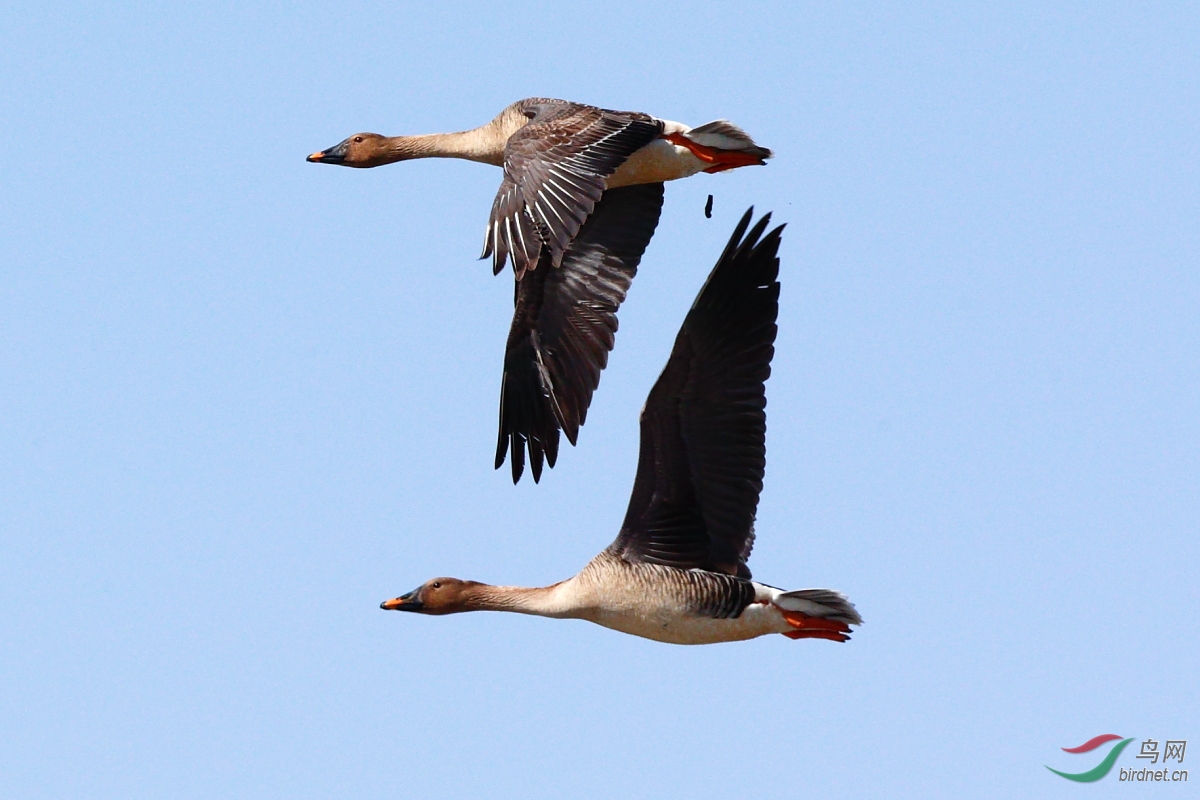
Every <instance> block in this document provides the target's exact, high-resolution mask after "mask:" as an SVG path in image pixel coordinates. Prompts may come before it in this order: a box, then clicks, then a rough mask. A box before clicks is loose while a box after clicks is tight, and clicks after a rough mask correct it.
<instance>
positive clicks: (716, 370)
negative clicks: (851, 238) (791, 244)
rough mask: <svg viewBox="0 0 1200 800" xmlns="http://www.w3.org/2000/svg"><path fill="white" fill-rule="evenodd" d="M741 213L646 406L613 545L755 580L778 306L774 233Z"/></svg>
mask: <svg viewBox="0 0 1200 800" xmlns="http://www.w3.org/2000/svg"><path fill="white" fill-rule="evenodd" d="M752 212H753V209H751V210H750V211H747V212H746V215H745V216H744V217H742V220H741V222H740V223H739V224H738V226H737V228H736V229H735V230H734V232H733V236H732V237H731V238H730V240H729V244H728V245H726V247H725V252H724V253H722V254H721V258H720V260H718V261H717V265H716V267H714V268H713V271H712V274H710V275H709V276H708V281H707V282H706V283H705V285H704V288H703V289H702V290H701V291H700V295H699V297H697V298H696V302H695V303H694V304H693V305H692V309H691V311H689V312H688V315H687V318H686V319H685V320H684V322H683V327H682V328H681V329H680V331H679V335H678V336H677V337H676V339H675V348H674V350H673V351H672V352H671V357H670V359H669V360H668V361H667V366H666V368H665V369H664V370H663V372H662V375H661V376H660V377H659V379H658V381H657V382H656V383H655V384H654V388H653V389H651V390H650V396H649V397H648V398H647V400H646V406H645V408H643V409H642V421H641V429H642V437H641V452H640V454H639V456H638V470H637V478H636V479H635V480H634V484H633V496H632V497H631V498H630V500H629V510H628V511H627V512H626V515H625V522H624V524H623V525H622V528H621V533H620V534H619V535H618V536H617V539H616V541H614V542H613V543H612V545H610V551H612V552H615V553H616V554H617V555H620V556H621V557H623V558H625V559H626V560H629V561H645V562H650V563H654V564H665V565H668V566H672V567H679V568H681V569H703V570H708V571H712V572H724V573H726V574H729V575H737V576H738V577H742V578H749V577H750V570H749V569H748V568H747V567H746V560H747V559H748V558H749V557H750V548H751V547H752V545H753V544H754V513H755V509H756V508H757V506H758V495H759V493H760V492H761V491H762V479H763V469H764V467H765V465H766V428H767V426H766V410H765V409H766V404H767V401H766V394H765V392H764V385H763V384H764V381H766V379H767V377H768V376H769V375H770V374H771V356H772V355H774V352H775V345H774V342H775V330H776V328H775V318H776V316H777V314H778V311H779V282H778V280H777V278H778V276H779V258H778V257H777V253H778V250H779V235H780V231H781V230H782V229H783V226H782V225H780V226H779V227H777V228H775V229H774V230H772V231H771V232H770V233H768V234H766V235H765V236H763V231H764V230H765V229H766V226H767V223H768V221H769V220H770V218H771V215H770V214H768V215H766V216H765V217H763V218H762V219H761V220H759V221H758V224H756V225H755V226H754V228H753V229H752V230H751V231H750V232H749V234H746V236H745V238H744V239H743V238H742V235H743V234H745V233H746V228H747V226H748V225H749V224H750V218H751V213H752Z"/></svg>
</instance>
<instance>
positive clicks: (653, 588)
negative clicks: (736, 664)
mask: <svg viewBox="0 0 1200 800" xmlns="http://www.w3.org/2000/svg"><path fill="white" fill-rule="evenodd" d="M769 218H770V215H767V216H766V217H764V218H763V219H761V220H760V221H759V222H758V224H756V225H755V226H754V228H753V229H751V230H750V231H749V232H748V233H747V228H748V226H749V223H750V219H751V213H750V212H747V213H746V215H745V216H744V217H743V218H742V221H741V222H740V223H739V225H738V227H737V228H736V230H735V231H734V233H733V236H732V237H731V238H730V241H729V244H728V245H727V246H726V248H725V251H724V253H722V255H721V258H720V259H719V260H718V262H717V265H716V267H715V268H714V269H713V271H712V273H711V274H710V275H709V278H708V281H707V282H706V283H705V286H704V288H703V289H702V290H701V292H700V295H699V296H698V297H697V298H696V302H695V303H694V304H693V306H692V309H691V311H690V312H689V313H688V316H687V318H686V320H685V321H684V324H683V327H682V328H681V329H680V332H679V335H678V337H677V338H676V340H675V347H674V349H673V351H672V353H671V357H670V359H669V360H668V362H667V366H666V367H665V368H664V370H663V372H662V375H661V376H660V377H659V379H658V381H657V382H656V383H655V385H654V388H653V389H652V390H651V392H650V396H649V397H648V398H647V400H646V405H645V407H644V408H643V410H642V415H641V449H640V454H639V458H638V470H637V476H636V478H635V480H634V487H633V492H632V496H631V497H630V501H629V508H628V511H627V512H626V516H625V521H624V523H623V525H622V527H621V532H620V533H619V534H618V536H617V538H616V540H615V541H614V542H613V543H612V544H611V545H609V546H608V547H607V548H606V549H605V550H604V551H602V552H601V553H600V554H599V555H597V556H596V557H595V558H594V559H592V561H591V562H589V563H588V564H587V566H585V567H584V568H583V570H581V571H580V572H579V573H578V574H577V575H575V576H574V577H572V578H570V579H568V580H565V581H562V582H560V583H556V584H553V585H551V586H547V587H542V588H522V587H511V586H490V585H488V584H482V583H477V582H474V581H463V580H459V579H457V578H435V579H433V580H431V581H427V582H426V583H424V584H422V585H421V586H420V587H418V588H417V589H415V590H413V591H411V592H409V593H408V594H405V595H402V596H400V597H397V598H394V599H392V600H388V601H386V602H384V603H383V604H382V607H383V608H385V609H392V610H400V611H411V612H416V613H422V614H431V615H440V614H451V613H458V612H464V611H511V612H516V613H524V614H535V615H538V616H544V617H554V618H572V619H583V620H588V621H590V622H594V623H596V624H598V625H602V626H604V627H606V628H611V629H613V630H617V631H621V632H623V633H628V634H632V635H634V636H641V637H644V638H647V639H653V640H655V641H660V642H668V643H671V644H712V643H716V642H731V641H740V640H743V639H752V638H755V637H758V636H764V635H766V634H769V633H780V634H783V635H785V636H788V637H790V638H793V639H803V638H816V639H829V640H832V641H846V640H847V639H848V638H849V633H850V626H851V625H857V624H860V623H861V622H862V619H861V618H860V617H859V615H858V612H857V611H856V610H855V608H854V605H853V604H852V603H851V602H850V601H849V600H848V599H847V598H846V597H845V596H844V595H842V594H841V593H840V592H836V591H834V590H831V589H802V590H799V591H791V592H787V591H783V590H781V589H777V588H775V587H773V586H768V585H767V584H764V583H760V582H757V581H755V580H753V579H752V578H751V575H750V570H749V568H748V567H747V565H746V562H747V560H748V559H749V557H750V551H751V548H752V546H753V544H754V516H755V510H756V508H757V505H758V496H759V493H760V491H761V489H762V479H763V474H764V469H765V463H766V461H765V435H766V414H765V407H766V397H765V386H764V384H765V381H766V379H767V377H768V376H769V375H770V362H771V357H772V355H773V354H774V340H775V333H776V326H775V318H776V316H777V313H778V308H779V304H778V298H779V283H778V281H777V277H778V269H779V259H778V257H777V252H778V247H779V235H780V231H781V229H782V226H780V227H778V228H776V229H774V230H773V231H771V232H770V233H767V234H766V235H765V236H764V231H765V229H766V225H767V222H768V220H769ZM743 237H744V238H743Z"/></svg>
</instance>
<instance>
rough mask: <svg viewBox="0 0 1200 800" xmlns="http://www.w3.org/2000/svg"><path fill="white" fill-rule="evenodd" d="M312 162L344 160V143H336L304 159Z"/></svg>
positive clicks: (332, 162) (322, 162)
mask: <svg viewBox="0 0 1200 800" xmlns="http://www.w3.org/2000/svg"><path fill="white" fill-rule="evenodd" d="M304 160H305V161H308V162H310V163H313V164H341V163H342V162H344V161H345V160H346V143H345V142H342V143H341V144H336V145H334V146H333V147H331V148H329V149H328V150H322V151H321V152H319V153H313V154H312V155H311V156H309V157H308V158H306V159H304Z"/></svg>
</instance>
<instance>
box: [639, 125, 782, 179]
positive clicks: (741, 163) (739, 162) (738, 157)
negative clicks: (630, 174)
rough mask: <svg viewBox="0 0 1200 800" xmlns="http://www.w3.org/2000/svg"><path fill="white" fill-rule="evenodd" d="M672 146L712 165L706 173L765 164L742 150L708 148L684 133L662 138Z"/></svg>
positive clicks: (671, 134)
mask: <svg viewBox="0 0 1200 800" xmlns="http://www.w3.org/2000/svg"><path fill="white" fill-rule="evenodd" d="M662 138H664V139H666V140H667V141H668V142H670V143H671V144H677V145H679V146H680V147H686V148H687V149H688V150H691V151H692V155H694V156H695V157H696V158H698V159H700V160H701V161H703V162H705V163H706V164H712V166H711V167H708V168H707V169H705V170H704V171H705V172H722V171H724V170H727V169H733V168H735V167H749V166H752V165H756V164H765V163H767V162H765V161H763V160H762V159H761V158H759V157H758V156H752V155H750V154H749V153H743V152H741V151H740V150H718V149H717V148H715V147H707V146H706V145H702V144H698V143H696V142H693V141H692V140H691V139H689V138H687V137H686V136H684V135H683V134H682V133H668V134H667V135H666V136H664V137H662Z"/></svg>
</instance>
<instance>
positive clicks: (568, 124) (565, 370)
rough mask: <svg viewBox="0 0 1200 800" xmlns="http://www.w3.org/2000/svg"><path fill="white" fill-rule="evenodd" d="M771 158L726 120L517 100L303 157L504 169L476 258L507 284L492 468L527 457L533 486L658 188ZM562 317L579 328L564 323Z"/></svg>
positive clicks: (601, 338) (581, 392)
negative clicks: (552, 275)
mask: <svg viewBox="0 0 1200 800" xmlns="http://www.w3.org/2000/svg"><path fill="white" fill-rule="evenodd" d="M770 156H771V151H770V150H768V149H766V148H763V147H759V146H758V145H757V144H755V143H754V141H753V140H752V139H751V138H750V137H749V136H748V135H747V134H746V133H745V132H744V131H742V130H741V129H740V128H738V127H737V126H736V125H733V124H732V123H730V122H727V121H725V120H717V121H715V122H710V123H708V124H706V125H701V126H699V127H696V128H691V127H688V126H687V125H684V124H682V123H679V122H673V121H670V120H662V119H658V118H656V117H652V116H650V115H649V114H643V113H641V112H626V111H612V110H609V109H602V108H597V107H595V106H589V105H584V104H581V103H572V102H568V101H565V100H552V99H546V98H528V99H525V100H520V101H518V102H516V103H513V104H512V105H510V106H508V107H507V108H505V109H504V110H503V111H501V112H500V113H499V114H498V115H497V116H496V117H495V118H494V119H492V120H491V121H490V122H488V123H487V124H485V125H482V126H480V127H478V128H473V129H471V130H468V131H460V132H457V133H436V134H425V135H418V136H391V137H388V136H381V135H379V134H375V133H359V134H355V135H353V136H350V137H347V138H346V139H345V140H343V141H342V142H339V143H338V144H337V145H334V146H333V147H330V148H328V149H326V150H322V151H320V152H317V153H313V154H312V155H310V156H308V160H309V161H312V162H318V163H327V164H338V165H341V166H347V167H360V168H369V167H377V166H381V165H383V164H391V163H395V162H397V161H405V160H411V159H415V158H461V159H466V160H469V161H476V162H479V163H483V164H492V165H494V166H498V167H501V168H502V169H503V170H504V175H503V178H502V180H501V184H500V188H499V190H498V191H497V193H496V197H495V200H494V201H493V203H492V212H491V214H490V216H489V219H488V224H487V229H486V232H485V236H484V250H483V257H485V258H486V257H489V256H490V257H491V259H492V264H493V270H494V271H495V272H497V273H499V272H500V271H501V270H503V269H504V266H505V264H506V263H509V262H511V263H512V266H513V275H514V277H515V278H516V281H517V290H516V297H515V302H514V305H515V306H516V313H515V314H514V318H513V326H512V328H511V329H510V335H509V342H508V348H507V349H506V354H505V373H504V379H503V381H502V387H501V410H500V426H499V437H498V442H497V448H496V467H497V468H498V467H500V466H501V464H503V463H504V460H505V458H506V457H508V458H509V460H510V463H511V465H512V473H513V481H514V482H516V481H517V480H519V479H520V477H521V474H522V472H523V471H524V465H525V460H526V459H525V453H526V451H528V455H529V460H530V463H531V466H532V472H533V477H534V480H535V481H536V480H538V479H539V478H540V476H541V472H542V465H543V463H548V464H549V465H550V466H551V467H553V466H554V463H555V460H556V459H557V455H558V444H559V434H560V432H562V433H565V434H566V436H567V439H568V440H569V441H570V442H571V443H572V444H574V443H575V441H576V437H577V435H578V430H579V427H580V426H582V425H583V423H584V422H585V420H586V418H587V409H588V405H589V404H590V402H591V397H592V393H593V392H594V391H595V389H596V387H597V386H598V385H599V381H600V373H601V371H602V370H603V369H604V367H605V366H606V364H607V361H608V353H609V352H611V350H612V348H613V343H614V335H615V333H616V329H617V323H616V313H617V310H618V309H619V308H620V305H621V303H622V302H623V301H624V298H625V294H626V292H627V291H628V288H629V283H630V282H631V281H632V279H633V276H634V275H635V274H636V272H637V266H638V264H639V263H640V261H641V257H642V253H643V252H644V251H645V249H646V246H647V244H648V243H649V241H650V237H651V236H653V234H654V229H655V227H656V226H657V224H658V218H659V214H660V213H661V210H662V183H663V182H665V181H670V180H678V179H680V178H686V177H689V176H691V175H695V174H696V173H698V172H720V171H723V170H727V169H733V168H736V167H740V166H748V165H751V164H764V163H766V161H765V160H766V159H767V158H770ZM616 190H621V191H616ZM602 209H607V210H608V211H607V213H606V214H604V215H602V214H600V211H601V210H602ZM597 216H607V217H608V218H610V220H604V221H600V220H593V218H594V217H597ZM635 217H636V218H637V219H634V218H635ZM618 218H619V219H620V220H621V222H620V223H619V224H618V223H617V222H616V221H615V220H617V219H618ZM631 231H636V233H631ZM585 234H586V236H585ZM581 238H584V239H586V242H584V243H582V244H581V242H580V239H581ZM564 266H565V267H566V268H567V269H568V270H573V271H574V273H575V277H574V278H572V277H563V278H562V279H560V280H553V281H552V280H550V279H548V278H546V277H545V276H544V275H543V276H541V278H540V280H535V281H532V282H528V275H529V274H530V273H535V272H538V271H542V272H544V271H545V269H546V268H552V269H559V268H563V267H564ZM599 272H602V273H605V274H606V275H607V276H608V278H603V279H602V278H597V277H596V275H597V273H599ZM568 316H573V318H574V319H575V320H576V321H579V320H581V319H583V318H585V317H586V318H588V319H587V320H586V324H584V325H583V326H582V327H580V326H575V327H572V326H570V325H567V324H565V322H564V320H565V319H566V317H568ZM518 353H519V354H520V355H519V357H518V355H517V354H518ZM518 361H520V363H518Z"/></svg>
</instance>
